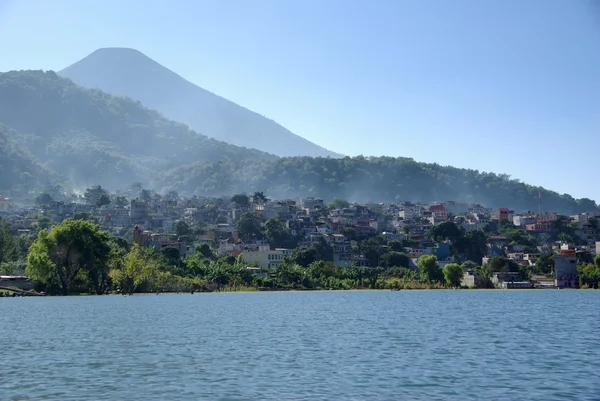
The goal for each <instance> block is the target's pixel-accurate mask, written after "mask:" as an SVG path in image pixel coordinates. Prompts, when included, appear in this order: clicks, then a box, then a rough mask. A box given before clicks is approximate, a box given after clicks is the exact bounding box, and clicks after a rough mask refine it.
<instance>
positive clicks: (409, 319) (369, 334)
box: [0, 290, 600, 401]
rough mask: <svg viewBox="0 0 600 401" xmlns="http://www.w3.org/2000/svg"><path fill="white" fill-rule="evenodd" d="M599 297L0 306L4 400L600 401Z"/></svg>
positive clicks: (361, 296)
mask: <svg viewBox="0 0 600 401" xmlns="http://www.w3.org/2000/svg"><path fill="white" fill-rule="evenodd" d="M599 307H600V292H598V291H550V290H549V291H407V292H403V291H400V292H391V291H390V292H368V291H365V292H312V293H307V292H301V293H248V294H196V295H189V294H188V295H162V296H155V295H152V296H151V295H141V296H133V297H122V296H105V297H68V298H61V297H55V298H9V299H6V298H4V299H0V316H2V321H1V325H0V350H1V352H2V359H0V400H5V399H6V400H15V401H16V400H83V401H85V400H115V399H129V400H164V399H174V400H198V399H207V400H248V399H260V400H397V399H413V400H479V399H482V398H485V399H489V400H515V399H519V400H592V399H599V395H598V394H599V391H600V387H599V386H598V384H597V379H598V372H599V371H600V347H598V344H599V341H598V340H599V339H600V338H599V337H598V333H599V332H600V331H599V329H600V321H599V319H598V318H599V317H600V315H599V312H598V311H599V310H600V308H599Z"/></svg>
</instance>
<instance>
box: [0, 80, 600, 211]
mask: <svg viewBox="0 0 600 401" xmlns="http://www.w3.org/2000/svg"><path fill="white" fill-rule="evenodd" d="M0 123H1V124H4V126H0V152H1V153H0V192H2V193H3V192H4V190H7V189H8V190H10V192H11V193H14V192H15V191H16V192H18V195H19V196H28V194H30V193H32V191H33V190H34V189H35V188H37V189H41V188H43V187H44V186H46V185H54V184H61V185H62V184H68V185H63V187H64V188H67V187H70V188H73V189H74V190H75V191H79V190H82V189H84V188H85V187H90V186H93V185H102V187H105V188H107V189H109V190H113V189H122V188H125V187H128V186H129V185H131V184H132V183H134V182H139V183H141V184H142V185H144V186H145V187H146V188H149V189H154V190H156V191H157V192H162V193H166V192H168V191H170V190H176V191H178V192H180V193H181V194H184V195H198V196H227V195H233V194H235V193H241V192H246V193H253V192H255V191H264V192H265V193H266V194H268V196H270V197H273V198H280V199H281V198H293V197H306V196H314V197H320V198H323V199H327V200H331V199H333V198H347V199H348V200H353V201H375V202H384V201H392V202H396V201H419V202H435V201H448V200H452V201H458V202H469V203H482V204H485V205H487V206H489V207H508V208H511V209H515V210H517V211H526V210H534V211H535V210H538V206H539V204H540V198H539V196H540V195H541V199H542V200H541V204H542V207H543V209H544V210H545V211H555V212H559V213H563V214H573V213H577V212H584V211H587V212H600V208H599V207H598V205H597V204H596V202H595V201H593V200H591V199H588V198H582V199H574V198H573V197H572V196H570V195H567V194H562V195H561V194H558V193H557V192H554V191H550V190H547V189H544V188H542V187H539V186H534V185H528V184H525V183H522V182H520V181H518V180H511V179H510V177H508V176H506V175H504V174H494V173H488V172H479V171H477V170H468V169H460V168H455V167H451V166H440V165H439V164H436V163H420V162H417V161H415V160H414V159H412V158H402V157H396V158H394V157H362V156H357V157H344V158H339V159H335V158H331V157H316V158H313V157H286V158H281V157H277V156H274V155H271V154H268V153H264V152H260V151H258V150H256V149H248V148H242V147H238V146H234V145H230V144H227V143H224V142H220V141H217V140H215V139H212V138H208V137H206V136H204V135H202V134H199V133H197V132H194V131H192V130H190V129H189V128H188V127H187V126H185V125H183V124H180V123H177V122H174V121H170V120H167V119H166V118H164V117H163V116H162V115H161V114H160V113H158V112H156V111H154V110H150V109H148V108H146V107H144V106H143V105H142V104H141V103H140V102H139V101H138V102H136V101H133V100H131V99H128V98H123V97H117V96H113V95H110V94H107V93H104V92H102V91H99V90H92V89H87V88H84V87H81V86H78V85H76V84H75V83H73V82H72V81H71V80H69V79H67V78H61V77H59V76H58V75H57V74H56V73H54V72H52V71H48V72H43V71H12V72H8V73H1V74H0Z"/></svg>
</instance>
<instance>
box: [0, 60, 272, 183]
mask: <svg viewBox="0 0 600 401" xmlns="http://www.w3.org/2000/svg"><path fill="white" fill-rule="evenodd" d="M0 123H4V124H6V125H7V126H9V127H11V128H13V129H15V130H16V131H18V133H19V135H18V137H16V138H17V139H18V144H19V149H26V150H28V151H29V152H30V153H31V154H32V155H33V156H35V158H36V159H39V160H40V161H41V162H42V163H44V165H45V166H46V167H47V168H48V169H50V170H53V171H55V172H57V173H59V174H61V175H62V176H63V177H65V178H66V179H67V180H68V181H70V182H72V183H73V184H74V185H76V186H78V185H82V186H83V185H95V184H101V185H103V186H106V187H109V188H110V187H118V186H121V185H129V184H131V183H132V182H135V181H140V182H143V183H146V184H150V185H151V184H152V183H153V182H154V179H155V177H156V176H157V174H158V173H159V171H160V170H162V169H166V168H171V167H175V166H179V165H181V164H182V163H193V162H198V161H203V162H215V161H230V162H237V161H240V160H243V159H260V158H268V159H274V158H276V156H273V155H270V154H267V153H263V152H260V151H257V150H254V149H246V148H240V147H237V146H233V145H229V144H226V143H224V142H219V141H217V140H215V139H211V138H207V137H206V136H204V135H200V134H198V133H196V132H193V131H191V130H190V129H189V128H187V127H186V126H184V125H183V124H180V123H175V122H173V121H169V120H167V119H165V118H163V117H162V116H161V115H160V114H158V113H157V112H155V111H152V110H148V109H146V108H144V107H143V106H142V105H141V104H140V103H139V102H134V101H132V100H128V99H125V98H119V97H115V96H112V95H108V94H106V93H103V92H100V91H98V90H90V89H85V88H83V87H80V86H77V85H75V84H74V83H73V82H71V81H70V80H68V79H66V78H61V77H59V76H58V75H56V74H55V73H54V72H52V71H50V72H42V71H11V72H7V73H3V74H0Z"/></svg>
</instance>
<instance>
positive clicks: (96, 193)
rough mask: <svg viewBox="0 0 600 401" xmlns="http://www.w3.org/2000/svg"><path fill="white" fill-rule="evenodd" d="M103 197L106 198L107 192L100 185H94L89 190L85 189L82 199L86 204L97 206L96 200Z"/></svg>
mask: <svg viewBox="0 0 600 401" xmlns="http://www.w3.org/2000/svg"><path fill="white" fill-rule="evenodd" d="M103 195H106V196H108V192H107V191H106V190H105V189H104V188H102V187H101V186H100V185H96V186H93V187H91V188H87V189H86V190H85V192H84V194H83V197H84V199H85V201H86V202H87V203H88V204H90V205H96V206H98V200H99V199H100V198H101V197H102V196H103ZM109 200H110V198H109Z"/></svg>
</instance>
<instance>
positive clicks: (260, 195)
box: [252, 191, 269, 205]
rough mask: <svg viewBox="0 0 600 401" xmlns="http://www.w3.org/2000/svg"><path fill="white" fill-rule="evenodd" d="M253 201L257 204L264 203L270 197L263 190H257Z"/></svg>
mask: <svg viewBox="0 0 600 401" xmlns="http://www.w3.org/2000/svg"><path fill="white" fill-rule="evenodd" d="M252 201H253V202H254V203H256V204H257V205H264V204H265V203H267V202H268V201H269V198H267V197H266V196H265V194H264V193H263V192H262V191H257V192H255V193H254V195H252Z"/></svg>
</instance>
